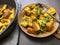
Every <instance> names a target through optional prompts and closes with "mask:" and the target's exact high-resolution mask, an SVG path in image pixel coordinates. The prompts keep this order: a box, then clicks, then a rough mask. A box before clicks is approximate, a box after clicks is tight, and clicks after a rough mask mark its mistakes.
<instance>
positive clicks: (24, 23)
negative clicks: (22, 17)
mask: <svg viewBox="0 0 60 45" xmlns="http://www.w3.org/2000/svg"><path fill="white" fill-rule="evenodd" d="M20 24H21V25H22V26H23V27H26V26H27V25H28V23H27V22H26V21H22V22H21V23H20Z"/></svg>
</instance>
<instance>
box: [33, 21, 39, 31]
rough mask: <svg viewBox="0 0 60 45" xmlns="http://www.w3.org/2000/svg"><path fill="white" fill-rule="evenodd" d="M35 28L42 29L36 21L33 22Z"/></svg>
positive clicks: (36, 29)
mask: <svg viewBox="0 0 60 45" xmlns="http://www.w3.org/2000/svg"><path fill="white" fill-rule="evenodd" d="M33 29H34V30H35V31H39V30H40V26H39V24H38V23H36V22H34V23H33Z"/></svg>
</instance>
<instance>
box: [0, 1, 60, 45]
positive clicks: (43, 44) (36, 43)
mask: <svg viewBox="0 0 60 45" xmlns="http://www.w3.org/2000/svg"><path fill="white" fill-rule="evenodd" d="M20 2H21V3H22V8H23V7H24V6H26V5H27V4H30V3H35V2H40V3H45V4H48V5H50V6H52V7H55V8H56V10H57V12H58V14H59V16H60V0H20ZM17 38H18V27H17V26H16V29H15V30H14V32H12V33H11V35H9V37H7V39H5V40H3V41H2V42H0V45H16V43H17ZM20 45H60V40H57V39H56V38H54V37H53V36H50V37H47V38H44V39H36V38H33V37H30V36H28V35H26V34H24V33H23V32H22V31H21V33H20Z"/></svg>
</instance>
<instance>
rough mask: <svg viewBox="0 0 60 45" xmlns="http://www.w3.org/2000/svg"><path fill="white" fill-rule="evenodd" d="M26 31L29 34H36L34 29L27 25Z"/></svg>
mask: <svg viewBox="0 0 60 45" xmlns="http://www.w3.org/2000/svg"><path fill="white" fill-rule="evenodd" d="M27 32H28V33H30V34H37V33H36V32H35V31H34V29H33V28H31V27H28V28H27Z"/></svg>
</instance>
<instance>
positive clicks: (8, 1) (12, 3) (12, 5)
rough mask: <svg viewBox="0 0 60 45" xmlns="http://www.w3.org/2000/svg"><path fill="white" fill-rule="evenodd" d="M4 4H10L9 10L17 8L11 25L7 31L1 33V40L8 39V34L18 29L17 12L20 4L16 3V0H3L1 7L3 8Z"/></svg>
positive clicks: (0, 3)
mask: <svg viewBox="0 0 60 45" xmlns="http://www.w3.org/2000/svg"><path fill="white" fill-rule="evenodd" d="M3 4H8V6H9V8H16V13H15V15H14V18H13V20H12V21H11V23H10V24H9V25H8V26H7V27H6V29H4V30H3V31H2V32H1V33H0V40H1V39H3V38H4V37H6V36H7V35H8V34H10V33H11V32H12V31H13V30H14V28H15V27H16V21H17V11H18V4H17V3H16V2H15V0H1V1H0V6H2V5H3Z"/></svg>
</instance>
